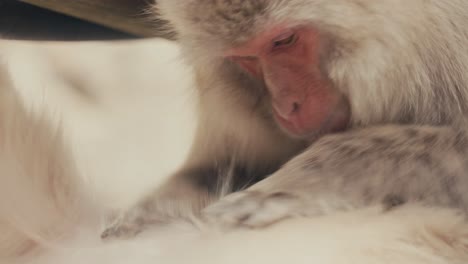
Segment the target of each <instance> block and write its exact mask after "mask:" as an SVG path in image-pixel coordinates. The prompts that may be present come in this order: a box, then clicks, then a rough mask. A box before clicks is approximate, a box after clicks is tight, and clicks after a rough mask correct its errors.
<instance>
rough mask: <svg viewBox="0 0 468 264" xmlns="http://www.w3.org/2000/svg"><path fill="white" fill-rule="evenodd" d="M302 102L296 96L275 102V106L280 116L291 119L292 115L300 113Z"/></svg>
mask: <svg viewBox="0 0 468 264" xmlns="http://www.w3.org/2000/svg"><path fill="white" fill-rule="evenodd" d="M301 105H302V102H301V101H300V100H298V99H296V98H291V99H289V100H288V99H284V98H283V99H282V100H281V101H280V102H275V103H273V108H274V110H275V112H276V114H277V115H278V116H280V117H281V118H283V119H286V120H289V119H290V118H291V117H293V116H294V115H296V114H297V113H299V111H300V110H301Z"/></svg>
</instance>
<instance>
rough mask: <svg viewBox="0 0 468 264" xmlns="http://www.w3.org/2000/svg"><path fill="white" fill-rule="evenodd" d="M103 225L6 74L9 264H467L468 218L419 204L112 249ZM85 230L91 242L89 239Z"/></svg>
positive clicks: (61, 151)
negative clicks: (101, 237) (103, 239)
mask: <svg viewBox="0 0 468 264" xmlns="http://www.w3.org/2000/svg"><path fill="white" fill-rule="evenodd" d="M98 218H99V214H98V213H96V211H95V210H94V209H93V206H90V201H89V200H88V195H87V194H85V192H84V191H83V183H82V182H81V181H80V177H79V176H78V172H77V170H76V168H75V167H74V164H73V160H72V159H71V157H70V156H69V152H68V151H67V148H66V147H65V146H64V144H63V142H62V138H61V135H60V131H59V130H58V129H56V128H53V127H51V126H49V124H48V122H47V120H46V119H45V118H44V117H43V116H37V115H33V114H31V113H28V112H27V111H26V110H25V109H24V108H23V106H22V105H21V102H20V100H19V98H18V97H17V95H16V93H15V91H14V89H13V87H12V84H11V83H10V81H9V79H8V77H7V75H6V74H5V73H4V72H1V71H0V234H1V236H0V263H2V264H3V263H9V264H10V263H11V264H13V263H28V264H32V263H34V264H37V263H41V264H46V263H47V264H62V263H66V264H71V263H90V264H93V263H96V264H97V263H104V262H109V261H110V263H113V264H116V263H136V264H138V263H142V264H143V263H148V264H149V263H158V264H160V263H164V264H165V263H174V264H175V263H180V264H189V263H204V264H210V263H213V264H214V263H223V264H230V263H232V264H234V263H243V264H248V263H252V264H253V263H255V264H258V263H268V264H274V263H284V262H292V263H309V264H310V263H312V264H313V263H317V264H319V263H320V264H327V263H328V264H345V263H350V262H353V263H354V262H356V263H361V264H365V263H373V264H375V263H398V264H423V263H424V264H462V263H468V223H467V221H466V219H465V217H464V216H463V215H461V214H458V213H457V212H455V211H451V210H445V209H440V208H439V209H435V208H424V207H419V206H417V205H405V206H401V207H398V208H394V209H393V210H390V211H388V212H385V213H382V212H381V210H380V209H379V208H366V209H364V210H359V211H349V212H345V213H337V214H331V215H328V216H324V217H319V218H315V219H296V220H291V221H285V222H284V223H281V224H279V225H276V226H272V227H271V228H268V229H265V230H258V231H256V230H238V231H235V232H227V233H224V232H220V231H219V230H217V229H216V228H213V227H210V226H205V227H204V228H202V231H200V229H198V228H196V227H194V226H192V225H190V223H189V224H188V225H187V223H186V224H185V226H184V228H180V227H181V226H172V227H170V226H169V227H165V228H161V229H162V230H159V231H160V232H159V233H157V234H152V233H151V231H149V233H147V236H146V237H143V238H141V237H140V238H135V239H132V240H131V241H120V242H110V243H102V242H101V241H99V230H97V229H98V228H99V226H98V223H97V222H95V221H94V220H96V219H98ZM83 230H85V232H84V234H85V236H86V234H88V235H89V236H90V238H89V239H84V240H83V239H82V236H83V233H81V234H79V233H80V232H78V231H83ZM86 230H87V231H86ZM161 231H163V232H161ZM247 242H248V243H247ZM58 245H60V246H58ZM73 248H76V250H73ZM70 252H72V253H73V254H69V253H70Z"/></svg>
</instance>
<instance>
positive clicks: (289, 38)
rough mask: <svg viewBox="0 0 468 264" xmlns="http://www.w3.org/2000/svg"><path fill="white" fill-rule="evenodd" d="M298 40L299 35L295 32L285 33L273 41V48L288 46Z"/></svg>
mask: <svg viewBox="0 0 468 264" xmlns="http://www.w3.org/2000/svg"><path fill="white" fill-rule="evenodd" d="M296 40H297V35H296V34H295V33H294V32H288V33H284V34H282V35H281V36H279V37H277V38H276V39H274V40H273V48H277V47H283V46H288V45H291V44H294V43H295V42H296Z"/></svg>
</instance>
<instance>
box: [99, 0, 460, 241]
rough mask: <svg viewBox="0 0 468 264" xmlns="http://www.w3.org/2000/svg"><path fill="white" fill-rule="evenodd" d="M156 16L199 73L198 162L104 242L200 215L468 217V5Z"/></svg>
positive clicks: (238, 218)
mask: <svg viewBox="0 0 468 264" xmlns="http://www.w3.org/2000/svg"><path fill="white" fill-rule="evenodd" d="M156 12H157V15H158V16H160V17H162V18H164V19H166V20H168V21H169V22H170V24H171V27H172V29H173V30H174V31H175V32H176V33H177V39H178V42H179V43H180V45H181V49H182V54H183V57H184V58H185V60H186V62H187V63H188V64H190V65H191V66H192V67H193V69H194V74H195V79H196V89H197V91H198V95H199V97H198V100H199V101H198V106H199V110H200V113H199V128H198V132H197V135H196V140H195V142H194V145H193V149H192V152H191V155H190V157H189V158H188V160H187V162H186V163H185V164H184V166H183V167H182V168H181V169H180V170H179V171H178V172H177V173H175V175H173V176H172V178H170V180H168V182H167V183H166V184H165V185H163V186H162V187H161V188H159V189H158V190H156V191H155V192H154V193H152V194H151V195H149V196H148V197H146V198H145V199H144V200H143V201H142V202H141V203H140V204H138V205H137V206H136V207H135V208H133V209H131V210H129V211H128V212H127V213H126V214H124V215H123V216H122V217H121V218H119V220H118V221H116V223H115V224H114V225H112V226H111V227H110V228H109V229H107V230H106V231H105V232H104V233H103V237H125V236H131V235H135V234H136V233H138V232H140V231H141V230H142V229H143V228H144V227H146V226H148V225H151V224H156V223H161V222H164V221H168V220H170V219H172V218H176V217H180V216H184V215H185V216H186V215H188V214H189V213H188V212H190V213H193V214H195V215H197V214H199V215H201V216H203V217H207V218H209V219H211V220H214V221H215V222H218V223H222V224H228V225H230V226H232V227H249V228H255V227H263V226H266V225H269V224H272V223H275V222H277V221H279V220H282V219H285V218H289V217H295V216H300V217H301V216H314V215H320V214H324V213H328V212H330V211H333V210H349V209H352V208H359V207H363V206H373V205H375V206H382V211H383V212H384V211H385V210H386V209H389V208H392V207H395V206H397V205H400V204H402V203H410V202H411V203H422V204H424V205H427V206H443V207H453V208H457V209H460V210H461V211H465V212H468V130H467V127H466V124H465V120H466V118H467V114H468V48H467V47H466V45H467V43H468V27H467V26H466V25H468V1H466V0H410V1H408V0H386V1H376V0H158V1H157V4H156ZM267 176H268V177H267ZM227 192H230V193H232V194H229V195H227V196H226V197H223V198H221V199H220V200H219V201H217V198H218V197H219V196H220V195H222V194H224V193H227Z"/></svg>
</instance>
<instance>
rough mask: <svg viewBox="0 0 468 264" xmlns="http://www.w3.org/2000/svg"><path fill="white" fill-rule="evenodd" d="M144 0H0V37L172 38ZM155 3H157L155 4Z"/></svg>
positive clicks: (31, 38) (163, 22) (167, 25)
mask: <svg viewBox="0 0 468 264" xmlns="http://www.w3.org/2000/svg"><path fill="white" fill-rule="evenodd" d="M149 2H150V1H148V0H105V1H103V0H80V1H63V0H49V1H43V0H20V1H17V0H0V38H6V39H27V40H119V39H134V38H148V37H163V38H168V39H174V37H175V34H174V32H173V30H172V29H171V27H170V26H169V23H168V22H166V21H164V20H162V19H160V18H159V17H158V16H157V15H154V13H153V12H152V10H153V9H154V7H153V6H154V5H153V6H152V5H151V4H149ZM156 5H157V4H156Z"/></svg>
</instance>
